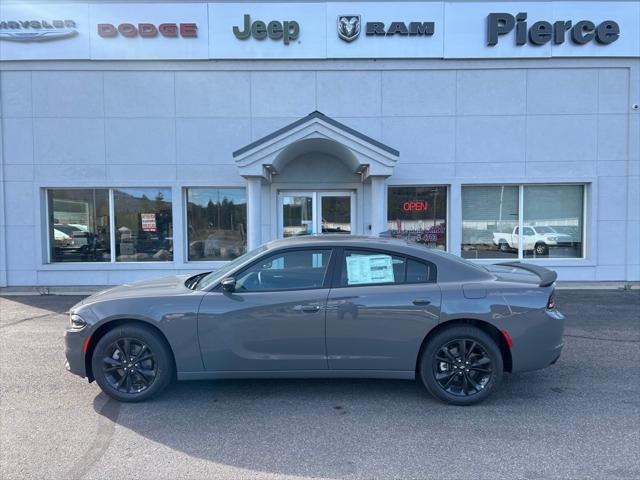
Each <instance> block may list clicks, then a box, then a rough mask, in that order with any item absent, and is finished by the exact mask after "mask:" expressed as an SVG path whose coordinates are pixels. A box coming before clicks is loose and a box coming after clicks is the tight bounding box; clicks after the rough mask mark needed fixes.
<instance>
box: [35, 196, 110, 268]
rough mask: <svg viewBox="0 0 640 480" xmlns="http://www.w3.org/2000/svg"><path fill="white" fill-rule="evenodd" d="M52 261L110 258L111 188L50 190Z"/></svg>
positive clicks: (103, 260)
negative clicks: (109, 189)
mask: <svg viewBox="0 0 640 480" xmlns="http://www.w3.org/2000/svg"><path fill="white" fill-rule="evenodd" d="M47 201H48V205H49V206H48V209H49V245H50V249H51V251H50V261H51V262H109V261H110V260H111V249H110V248H109V244H110V239H109V191H108V190H107V189H93V188H78V189H50V190H48V191H47Z"/></svg>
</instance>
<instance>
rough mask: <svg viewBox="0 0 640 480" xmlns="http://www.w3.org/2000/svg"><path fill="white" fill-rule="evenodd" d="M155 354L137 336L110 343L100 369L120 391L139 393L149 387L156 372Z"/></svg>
mask: <svg viewBox="0 0 640 480" xmlns="http://www.w3.org/2000/svg"><path fill="white" fill-rule="evenodd" d="M157 366H158V365H157V361H156V356H155V354H154V353H153V351H152V350H151V348H149V346H148V345H147V344H146V343H144V342H143V341H142V340H139V339H137V338H122V339H118V340H116V341H115V342H113V343H111V344H110V345H109V346H108V347H107V349H106V355H105V356H104V357H102V371H103V373H104V376H105V378H106V379H107V381H108V382H109V384H110V385H111V386H112V387H113V388H114V389H115V390H117V391H118V392H121V393H140V392H143V391H144V390H146V389H147V388H149V387H150V386H151V385H152V384H153V382H154V381H155V379H156V376H157V374H158V368H157Z"/></svg>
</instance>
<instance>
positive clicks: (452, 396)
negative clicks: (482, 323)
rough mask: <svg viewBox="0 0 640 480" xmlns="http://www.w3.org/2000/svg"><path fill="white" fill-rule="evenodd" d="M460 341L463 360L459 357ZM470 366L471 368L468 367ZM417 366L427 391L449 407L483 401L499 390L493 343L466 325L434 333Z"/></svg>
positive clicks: (498, 367)
mask: <svg viewBox="0 0 640 480" xmlns="http://www.w3.org/2000/svg"><path fill="white" fill-rule="evenodd" d="M462 341H464V342H465V343H464V345H465V347H464V348H465V353H466V354H467V355H466V356H465V358H466V360H465V359H462V355H459V353H461V352H460V351H461V348H460V346H461V343H460V342H462ZM444 347H447V350H446V351H448V353H449V355H447V354H446V352H445V351H444V350H443V348H444ZM459 358H460V359H461V360H459ZM444 359H447V361H443V360H444ZM467 361H468V362H469V364H466V363H465V362H467ZM474 364H475V365H476V368H475V369H473V368H472V367H471V366H472V365H474ZM418 365H419V372H418V373H419V376H420V379H421V380H422V383H423V384H424V386H425V388H426V389H427V391H428V392H429V393H431V395H433V396H434V397H435V398H437V399H438V400H441V401H442V402H444V403H449V404H452V405H473V404H476V403H479V402H482V401H483V400H485V399H486V398H487V397H488V396H489V395H491V394H492V393H493V392H494V391H495V390H496V389H497V388H498V387H499V385H500V382H501V381H502V374H503V370H504V366H503V362H502V355H501V353H500V349H499V348H498V345H497V344H496V342H495V341H494V340H493V339H492V338H491V337H490V336H489V335H487V334H486V333H485V332H483V331H482V330H480V329H479V328H476V327H473V326H469V325H454V326H451V327H449V328H447V329H445V330H443V331H441V332H440V333H438V334H436V335H435V336H434V337H433V338H432V339H431V340H429V343H428V344H427V345H426V346H425V348H424V349H423V351H422V354H421V356H420V362H419V364H418ZM445 365H446V368H445ZM465 385H466V387H467V388H466V389H465Z"/></svg>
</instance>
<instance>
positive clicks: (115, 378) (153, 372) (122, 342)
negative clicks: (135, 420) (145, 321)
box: [91, 324, 174, 402]
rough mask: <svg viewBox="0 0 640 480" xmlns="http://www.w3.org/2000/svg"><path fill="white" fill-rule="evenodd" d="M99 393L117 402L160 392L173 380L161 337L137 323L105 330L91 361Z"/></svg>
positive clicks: (147, 397) (168, 355) (167, 355)
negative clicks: (99, 389)
mask: <svg viewBox="0 0 640 480" xmlns="http://www.w3.org/2000/svg"><path fill="white" fill-rule="evenodd" d="M91 366H92V369H93V376H94V378H95V379H96V382H98V385H100V388H101V389H102V391H104V392H105V393H106V394H107V395H109V396H111V397H113V398H115V399H116V400H120V401H121V402H140V401H142V400H147V399H149V398H151V397H153V396H154V395H157V394H158V393H160V392H161V391H162V390H164V389H165V388H166V387H167V385H169V383H170V382H171V379H172V378H173V370H174V367H173V358H172V356H171V352H170V351H169V348H168V347H167V345H166V343H165V342H164V340H163V339H162V337H161V336H160V335H159V334H158V333H156V332H155V331H154V330H153V329H151V328H149V327H146V326H144V325H139V324H124V325H118V326H117V327H114V328H113V329H112V330H110V331H108V332H107V333H106V334H105V335H104V336H103V337H102V338H101V339H100V340H99V341H98V343H97V345H96V347H95V349H94V351H93V357H92V361H91Z"/></svg>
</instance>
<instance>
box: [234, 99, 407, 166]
mask: <svg viewBox="0 0 640 480" xmlns="http://www.w3.org/2000/svg"><path fill="white" fill-rule="evenodd" d="M316 118H317V119H319V120H322V121H323V122H326V123H328V124H329V125H331V126H333V127H335V128H338V129H340V130H342V131H344V132H346V133H349V134H350V135H353V136H354V137H356V138H359V139H360V140H363V141H365V142H367V143H369V144H371V145H374V146H376V147H377V148H380V149H381V150H384V151H385V152H387V153H390V154H391V155H394V156H396V157H398V156H400V152H399V151H398V150H396V149H395V148H392V147H390V146H389V145H385V144H384V143H382V142H379V141H378V140H375V139H373V138H371V137H369V136H368V135H365V134H364V133H361V132H359V131H357V130H355V129H353V128H351V127H348V126H347V125H345V124H344V123H341V122H339V121H337V120H334V119H333V118H331V117H328V116H326V115H325V114H324V113H322V112H319V111H318V110H314V111H313V112H311V113H310V114H309V115H307V116H305V117H302V118H300V119H298V120H296V121H295V122H292V123H290V124H288V125H285V126H284V127H282V128H279V129H278V130H275V131H273V132H271V133H270V134H268V135H265V136H264V137H262V138H259V139H258V140H255V141H253V142H251V143H249V144H248V145H245V146H244V147H242V148H239V149H238V150H236V151H235V152H233V154H232V155H233V157H234V158H236V157H239V156H240V155H242V154H244V153H246V152H248V151H250V150H252V149H254V148H255V147H257V146H259V145H261V144H263V143H266V142H268V141H269V140H272V139H274V138H276V137H279V136H280V135H282V134H283V133H286V132H288V131H289V130H293V129H294V128H296V127H299V126H300V125H303V124H305V123H307V122H310V121H311V120H313V119H316Z"/></svg>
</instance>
